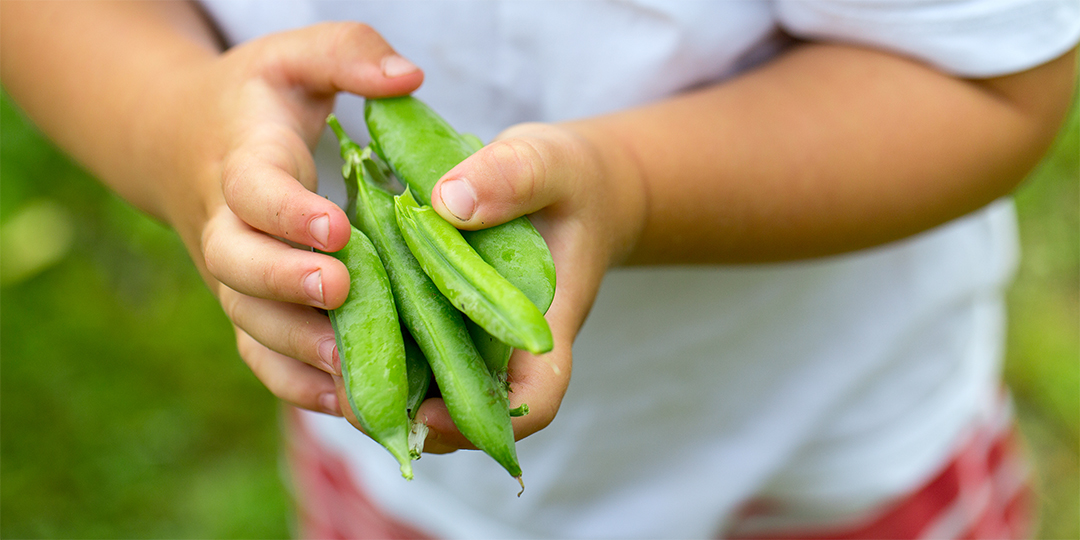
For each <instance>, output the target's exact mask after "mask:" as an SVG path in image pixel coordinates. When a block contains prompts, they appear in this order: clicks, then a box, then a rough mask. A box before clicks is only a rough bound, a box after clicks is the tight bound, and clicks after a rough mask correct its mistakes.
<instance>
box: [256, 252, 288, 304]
mask: <svg viewBox="0 0 1080 540" xmlns="http://www.w3.org/2000/svg"><path fill="white" fill-rule="evenodd" d="M290 275H291V273H290V272H289V271H288V268H286V267H285V260H284V259H281V258H278V259H275V260H274V261H273V262H271V263H270V264H268V265H267V266H266V268H265V269H263V272H262V282H263V287H264V288H265V289H266V291H267V293H269V294H270V295H271V296H273V297H276V298H281V297H283V296H286V293H291V292H292V291H291V290H290V289H291V288H292V287H290V285H292V283H291V282H289V283H285V282H286V281H290V280H289V276H290Z"/></svg>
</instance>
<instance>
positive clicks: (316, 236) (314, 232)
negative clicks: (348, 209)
mask: <svg viewBox="0 0 1080 540" xmlns="http://www.w3.org/2000/svg"><path fill="white" fill-rule="evenodd" d="M325 210H326V211H325V212H315V213H313V215H312V216H311V217H310V218H309V219H308V222H307V230H308V236H309V237H310V239H311V244H310V245H311V246H312V247H314V248H316V249H320V250H322V251H326V252H329V253H333V252H335V251H340V250H341V249H342V248H344V247H345V245H346V244H348V243H349V238H350V237H351V236H352V225H351V224H350V223H349V218H348V217H347V216H346V215H345V212H344V211H343V210H342V209H341V208H339V207H338V206H337V205H333V206H332V207H330V208H326V209H325Z"/></svg>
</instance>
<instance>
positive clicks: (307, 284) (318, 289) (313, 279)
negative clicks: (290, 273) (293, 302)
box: [304, 270, 323, 305]
mask: <svg viewBox="0 0 1080 540" xmlns="http://www.w3.org/2000/svg"><path fill="white" fill-rule="evenodd" d="M304 292H306V293H307V295H308V296H310V297H311V299H312V300H314V301H316V302H318V303H319V305H322V304H323V290H322V270H316V271H314V272H312V273H310V274H308V275H306V276H304Z"/></svg>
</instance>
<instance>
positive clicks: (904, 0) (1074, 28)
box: [776, 0, 1080, 78]
mask: <svg viewBox="0 0 1080 540" xmlns="http://www.w3.org/2000/svg"><path fill="white" fill-rule="evenodd" d="M776 16H777V20H778V21H779V23H780V25H781V27H782V28H783V29H784V30H785V31H786V32H788V33H790V34H791V35H793V36H795V37H796V38H801V39H807V40H817V41H821V40H827V41H839V42H847V43H855V44H859V45H865V46H870V47H876V48H879V49H883V50H887V51H891V52H894V53H898V54H903V55H906V56H909V57H912V58H915V59H917V60H920V61H923V62H926V63H927V64H930V65H932V66H934V67H936V68H938V69H940V70H942V71H945V72H948V73H952V74H954V75H958V76H962V77H971V78H983V77H995V76H999V75H1006V74H1009V73H1016V72H1019V71H1023V70H1025V69H1029V68H1032V67H1035V66H1038V65H1039V64H1042V63H1045V62H1047V61H1049V60H1052V59H1054V58H1057V57H1058V56H1060V55H1062V54H1064V53H1065V52H1066V51H1068V50H1069V49H1071V48H1073V47H1074V46H1076V44H1077V42H1078V41H1080V0H942V1H929V0H840V1H824V0H778V1H777V2H776Z"/></svg>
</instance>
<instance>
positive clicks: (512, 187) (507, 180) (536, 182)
mask: <svg viewBox="0 0 1080 540" xmlns="http://www.w3.org/2000/svg"><path fill="white" fill-rule="evenodd" d="M487 159H488V160H489V163H488V166H489V167H490V168H491V170H492V171H493V172H494V173H495V174H494V176H495V178H496V179H497V180H498V181H499V182H500V188H501V191H503V192H504V193H505V194H506V195H507V196H508V197H509V199H510V200H512V201H514V202H522V201H526V200H530V199H532V198H533V197H535V195H536V193H537V192H539V191H542V190H543V187H544V181H545V178H546V176H547V165H546V163H545V160H544V155H543V152H542V151H541V150H540V149H539V148H538V147H537V146H536V144H534V143H533V142H532V141H530V140H528V139H520V138H513V139H505V140H502V141H499V142H498V143H496V144H492V145H490V152H489V153H488V154H487Z"/></svg>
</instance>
